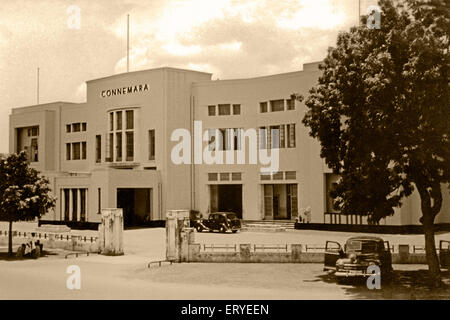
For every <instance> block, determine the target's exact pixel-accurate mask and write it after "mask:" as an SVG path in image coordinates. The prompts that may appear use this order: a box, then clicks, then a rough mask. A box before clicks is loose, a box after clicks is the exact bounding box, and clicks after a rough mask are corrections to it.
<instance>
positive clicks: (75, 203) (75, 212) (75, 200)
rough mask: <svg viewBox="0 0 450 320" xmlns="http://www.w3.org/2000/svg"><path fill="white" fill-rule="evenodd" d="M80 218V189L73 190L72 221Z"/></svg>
mask: <svg viewBox="0 0 450 320" xmlns="http://www.w3.org/2000/svg"><path fill="white" fill-rule="evenodd" d="M77 218H78V189H72V221H77Z"/></svg>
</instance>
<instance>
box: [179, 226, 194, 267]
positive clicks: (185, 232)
mask: <svg viewBox="0 0 450 320" xmlns="http://www.w3.org/2000/svg"><path fill="white" fill-rule="evenodd" d="M193 243H194V228H183V229H182V230H181V248H180V249H181V250H180V255H181V262H189V245H190V244H193Z"/></svg>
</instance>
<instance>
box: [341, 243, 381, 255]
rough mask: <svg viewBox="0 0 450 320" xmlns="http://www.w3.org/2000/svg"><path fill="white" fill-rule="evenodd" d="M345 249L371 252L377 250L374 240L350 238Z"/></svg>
mask: <svg viewBox="0 0 450 320" xmlns="http://www.w3.org/2000/svg"><path fill="white" fill-rule="evenodd" d="M347 251H357V252H360V253H372V252H376V251H377V243H376V242H375V241H361V240H350V241H348V242H347Z"/></svg>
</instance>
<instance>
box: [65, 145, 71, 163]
mask: <svg viewBox="0 0 450 320" xmlns="http://www.w3.org/2000/svg"><path fill="white" fill-rule="evenodd" d="M70 159H71V157H70V143H66V160H70Z"/></svg>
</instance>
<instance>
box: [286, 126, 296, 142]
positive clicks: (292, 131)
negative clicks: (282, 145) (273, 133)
mask: <svg viewBox="0 0 450 320" xmlns="http://www.w3.org/2000/svg"><path fill="white" fill-rule="evenodd" d="M287 137H288V148H295V123H293V124H288V125H287Z"/></svg>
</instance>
